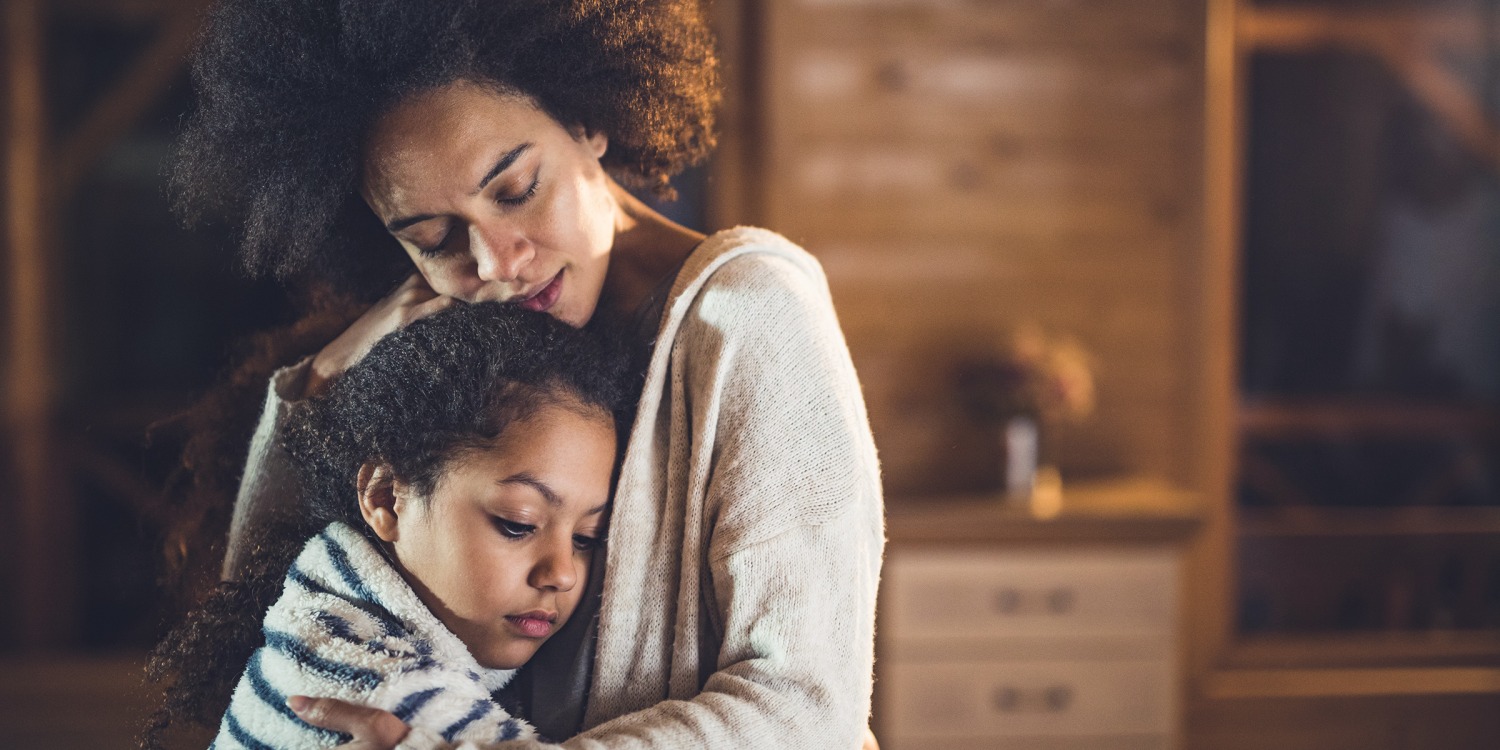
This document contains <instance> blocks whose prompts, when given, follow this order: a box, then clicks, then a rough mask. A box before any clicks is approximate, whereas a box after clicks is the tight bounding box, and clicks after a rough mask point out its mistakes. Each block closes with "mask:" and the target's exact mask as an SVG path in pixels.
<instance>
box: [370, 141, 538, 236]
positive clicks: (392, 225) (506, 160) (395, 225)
mask: <svg viewBox="0 0 1500 750" xmlns="http://www.w3.org/2000/svg"><path fill="white" fill-rule="evenodd" d="M530 149H531V144H530V143H523V144H521V145H519V146H516V147H515V148H513V149H511V150H509V151H506V152H505V153H503V154H501V155H500V158H499V159H496V160H495V163H494V164H493V165H491V166H490V171H488V172H485V173H484V178H483V179H481V180H480V181H479V187H476V188H474V192H472V193H470V194H469V195H478V194H479V193H481V192H484V189H485V187H487V186H488V185H489V184H490V183H491V182H493V181H494V179H495V178H496V177H498V176H500V173H501V172H504V171H505V170H507V169H509V168H510V165H512V164H515V163H516V159H519V158H521V154H524V153H526V152H527V151H528V150H530ZM436 218H437V214H417V215H416V216H403V217H401V218H399V219H392V220H390V221H388V222H386V223H385V231H387V232H390V233H392V234H395V233H396V232H399V231H401V230H403V229H405V228H407V227H409V226H411V225H413V224H420V223H422V222H424V221H427V220H428V219H436Z"/></svg>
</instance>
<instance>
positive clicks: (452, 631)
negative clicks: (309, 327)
mask: <svg viewBox="0 0 1500 750" xmlns="http://www.w3.org/2000/svg"><path fill="white" fill-rule="evenodd" d="M612 362H613V360H612V358H611V357H610V356H609V355H608V354H607V353H606V351H605V350H604V349H603V347H602V345H600V344H599V343H597V342H596V341H595V340H594V339H593V338H592V337H591V336H590V335H589V334H586V333H584V332H582V331H579V330H576V329H573V328H571V327H569V326H567V325H566V324H564V323H562V322H559V321H557V320H556V319H554V318H552V317H551V316H548V315H546V314H544V313H539V312H528V311H525V310H521V309H518V308H516V307H514V306H501V305H499V304H496V303H485V304H477V305H457V306H454V307H452V308H450V309H448V310H446V311H444V312H441V313H439V314H436V315H433V316H432V317H429V318H426V319H423V320H420V321H417V322H415V323H413V324H412V325H410V326H409V327H407V328H405V329H402V330H399V331H397V332H396V333H394V334H391V335H390V336H388V337H386V338H384V339H382V340H381V341H380V342H379V343H377V344H376V346H375V347H374V348H373V349H372V350H371V352H370V354H369V355H368V356H367V357H366V358H365V359H364V360H363V361H361V362H360V363H359V365H358V366H356V367H354V368H352V369H350V370H349V371H348V372H347V373H346V374H345V375H344V376H343V377H342V378H340V379H339V380H338V381H337V382H336V384H334V385H333V387H332V388H331V390H330V391H329V392H328V393H327V394H326V395H325V396H324V397H321V398H318V399H314V400H312V401H310V402H308V403H306V404H304V405H303V406H302V407H301V408H300V411H299V413H298V414H297V415H296V416H295V418H294V420H293V421H292V423H291V425H290V429H289V430H288V432H287V435H286V438H285V442H286V445H287V448H288V449H289V452H290V453H291V455H292V456H293V457H294V458H295V459H296V460H297V462H298V464H299V466H300V469H301V471H302V473H303V477H304V479H303V487H304V488H306V489H308V490H311V491H310V492H307V493H306V494H305V495H304V500H303V503H302V507H301V508H299V509H297V511H296V512H297V514H298V516H297V518H295V519H290V520H289V523H283V524H282V525H281V526H280V527H279V528H278V529H277V530H276V531H273V532H270V533H269V534H268V535H267V537H268V538H265V539H263V540H262V542H261V544H260V546H259V547H258V549H257V553H256V554H257V557H258V558H259V559H260V560H261V563H260V564H259V565H258V566H257V571H258V574H257V576H256V577H255V578H254V579H253V580H247V581H245V582H243V583H241V584H226V585H224V586H222V587H221V588H220V590H218V591H216V592H215V594H214V596H213V597H211V599H210V601H209V602H208V603H207V604H206V605H205V606H204V607H203V608H202V609H200V611H199V612H198V613H196V615H195V617H194V619H193V620H191V621H190V623H189V625H188V626H187V627H185V628H184V629H182V630H179V631H178V632H177V633H175V634H174V635H173V636H170V637H169V639H168V641H167V642H166V643H164V644H163V646H162V647H161V649H160V650H159V652H158V656H157V659H158V660H159V661H160V660H165V661H168V662H173V664H172V665H171V666H174V667H175V668H176V669H177V670H178V671H179V672H180V673H182V674H183V676H184V679H185V680H187V682H188V684H189V685H191V684H193V679H191V676H192V674H194V673H196V674H197V675H198V677H197V680H198V681H199V682H202V681H205V680H207V681H213V678H214V677H215V676H218V677H230V678H231V679H232V677H231V675H226V674H224V673H225V672H226V670H232V674H237V675H240V677H239V682H238V685H237V686H235V687H234V691H233V697H232V700H231V701H230V703H229V706H228V709H227V710H226V711H224V714H223V718H222V721H221V722H220V724H219V733H218V737H217V739H216V740H215V743H214V746H215V747H216V748H240V747H243V748H266V747H274V748H313V747H332V746H335V745H338V744H339V743H340V742H344V741H347V740H348V737H347V736H343V735H339V734H337V733H334V732H330V731H326V730H322V729H318V728H316V727H313V726H311V725H309V724H306V723H304V722H302V721H301V720H300V719H298V718H297V716H296V715H295V714H294V713H293V711H292V710H291V708H290V707H289V706H288V705H287V699H288V697H290V696H293V695H307V696H316V697H331V698H339V699H341V700H345V701H348V702H351V703H356V704H360V705H366V706H374V707H377V708H381V709H384V710H387V711H390V712H392V713H394V714H395V715H396V716H398V717H400V718H401V719H402V721H404V722H405V723H407V724H408V725H410V727H411V731H410V733H409V734H408V735H407V738H406V740H405V742H404V743H403V747H413V748H416V747H449V746H452V744H453V743H459V742H464V741H469V742H473V743H477V744H487V743H492V742H497V741H505V740H511V739H516V738H518V737H529V736H532V735H533V734H534V733H533V732H532V730H531V729H530V727H528V726H527V725H526V724H525V723H524V722H522V721H521V720H519V719H517V718H514V717H512V716H511V715H510V714H509V713H508V712H507V711H506V710H505V709H504V708H502V707H501V706H500V705H499V704H498V703H497V701H496V700H495V698H494V697H492V696H493V695H494V694H495V692H496V691H497V690H498V689H499V688H501V687H503V686H504V685H505V684H506V683H507V682H508V681H509V680H510V678H511V677H512V675H513V674H514V672H515V670H516V669H517V668H519V667H520V666H521V665H522V664H524V663H526V661H527V660H529V659H530V658H531V656H532V655H533V654H534V653H535V652H536V649H537V647H538V646H540V645H541V644H542V643H543V642H544V641H546V640H547V639H548V638H549V637H550V636H551V635H552V634H553V633H554V632H555V631H556V630H557V629H558V628H559V627H561V626H562V625H563V624H564V623H565V622H567V620H568V618H569V617H570V616H571V615H572V613H573V611H574V609H575V608H576V607H577V605H578V603H579V600H580V597H581V595H582V592H583V591H584V583H585V580H586V577H587V574H588V569H589V563H590V560H591V557H592V555H593V554H594V552H595V550H596V548H597V547H598V546H599V544H600V541H601V539H602V534H603V532H604V525H605V514H606V509H607V507H608V501H609V494H610V480H611V473H612V471H613V468H614V465H615V456H616V422H615V413H616V410H617V408H618V407H619V405H620V401H621V394H620V384H619V378H618V376H617V374H615V370H616V368H615V367H614V366H613V364H612ZM310 530H312V531H314V532H315V533H313V534H311V539H309V538H308V537H309V536H310V534H309V531H310ZM297 548H300V550H301V551H300V553H295V550H296V549H297ZM290 554H296V559H295V561H293V562H291V563H290V565H286V564H285V563H284V562H283V563H281V564H277V563H276V562H274V561H275V560H277V559H280V560H282V561H285V560H287V558H288V557H289V555H290ZM283 580H284V584H283V585H282V588H281V593H280V598H279V599H277V600H276V602H275V604H274V605H273V606H271V607H270V608H269V611H264V615H265V616H264V620H263V629H262V632H263V636H264V637H263V639H257V641H256V642H252V643H244V641H245V640H246V636H247V635H253V632H252V633H244V632H241V633H239V634H238V635H237V636H236V634H234V633H227V634H226V633H222V632H215V629H214V628H212V627H206V625H207V624H211V623H212V621H213V616H214V615H215V614H216V613H223V614H228V615H230V616H234V615H237V616H239V617H241V618H246V619H249V618H255V619H260V618H258V617H256V615H257V614H259V613H257V612H250V613H247V612H244V611H243V610H240V611H238V612H235V611H234V610H237V609H239V607H240V606H241V604H242V601H241V598H240V597H238V596H236V594H238V593H240V590H241V589H242V588H243V587H246V586H249V587H252V588H253V587H265V586H266V585H267V584H274V583H276V582H280V581H283ZM226 606H227V607H228V608H229V610H228V611H227V612H226V611H225V608H226ZM219 630H221V631H222V630H223V629H222V628H221V629H219ZM226 635H227V637H225V636H226ZM236 640H238V641H240V642H236ZM257 643H258V644H260V645H259V647H258V648H254V646H255V645H257ZM246 646H249V647H250V648H254V653H253V654H252V655H251V656H250V658H249V660H248V664H247V663H246V661H245V660H244V659H243V657H242V656H241V657H240V658H238V659H234V658H233V656H234V654H235V653H236V651H239V653H243V652H244V651H243V650H241V649H244V648H245V647H246ZM242 668H243V672H242V673H241V669H242ZM219 683H220V685H221V686H226V685H227V684H228V683H227V681H225V680H219ZM182 687H183V682H179V683H178V685H177V687H176V688H175V694H173V695H170V696H169V701H168V705H167V706H166V707H165V708H164V712H165V714H164V715H163V716H160V717H159V718H160V721H158V728H164V727H165V726H166V725H167V724H169V723H171V721H172V720H173V719H175V718H177V715H180V714H183V713H185V712H187V711H189V710H191V709H194V708H198V709H200V713H201V712H202V711H201V708H203V707H206V706H208V705H210V704H213V701H214V698H215V696H214V695H212V694H211V693H212V691H207V692H202V693H197V692H195V693H193V694H184V693H183V692H182V690H181V688H182ZM218 699H219V701H220V702H219V703H218V704H217V705H220V706H221V705H222V700H223V693H222V690H221V692H220V695H219V696H218Z"/></svg>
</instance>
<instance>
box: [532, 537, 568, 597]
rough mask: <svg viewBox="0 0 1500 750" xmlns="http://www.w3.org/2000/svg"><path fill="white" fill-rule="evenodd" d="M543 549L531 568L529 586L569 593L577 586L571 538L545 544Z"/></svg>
mask: <svg viewBox="0 0 1500 750" xmlns="http://www.w3.org/2000/svg"><path fill="white" fill-rule="evenodd" d="M544 544H545V548H544V549H542V550H541V555H540V556H539V557H538V558H537V561H536V564H535V565H533V566H532V568H531V581H530V583H531V585H532V587H533V588H538V589H552V590H555V591H569V590H571V589H572V588H573V587H574V586H575V585H577V584H578V566H577V564H576V561H575V560H574V550H573V538H572V537H571V536H569V537H568V538H567V539H565V540H563V541H562V542H557V541H548V542H545V543H544Z"/></svg>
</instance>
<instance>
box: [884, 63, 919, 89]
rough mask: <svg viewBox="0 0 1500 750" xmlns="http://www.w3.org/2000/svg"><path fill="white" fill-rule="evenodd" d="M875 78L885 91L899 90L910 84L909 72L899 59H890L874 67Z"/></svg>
mask: <svg viewBox="0 0 1500 750" xmlns="http://www.w3.org/2000/svg"><path fill="white" fill-rule="evenodd" d="M875 80H876V81H878V82H879V83H880V88H882V89H884V90H886V91H889V92H900V91H905V90H906V89H907V87H909V86H910V85H911V73H910V72H909V71H908V70H907V69H906V66H905V65H903V64H901V63H900V62H899V61H897V60H891V61H888V62H886V63H883V64H881V66H880V67H878V68H876V69H875Z"/></svg>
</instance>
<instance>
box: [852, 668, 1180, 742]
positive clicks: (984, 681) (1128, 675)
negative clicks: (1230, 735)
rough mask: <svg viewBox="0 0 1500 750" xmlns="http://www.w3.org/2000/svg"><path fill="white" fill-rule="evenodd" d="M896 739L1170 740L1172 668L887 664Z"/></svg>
mask: <svg viewBox="0 0 1500 750" xmlns="http://www.w3.org/2000/svg"><path fill="white" fill-rule="evenodd" d="M883 682H884V685H883V686H882V688H883V689H882V690H881V715H882V716H883V717H885V731H886V732H888V733H889V734H891V735H892V736H907V735H922V736H927V737H951V738H961V737H973V736H981V735H983V736H996V737H1025V736H1051V735H1073V736H1078V735H1094V736H1098V735H1125V734H1136V735H1154V734H1162V735H1170V734H1171V733H1172V730H1173V726H1174V723H1175V713H1176V711H1175V701H1176V697H1175V695H1174V687H1173V679H1172V666H1171V663H1170V662H1168V661H1165V660H1162V661H1122V662H966V663H942V662H895V663H890V662H887V663H886V665H885V668H884V677H883Z"/></svg>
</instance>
